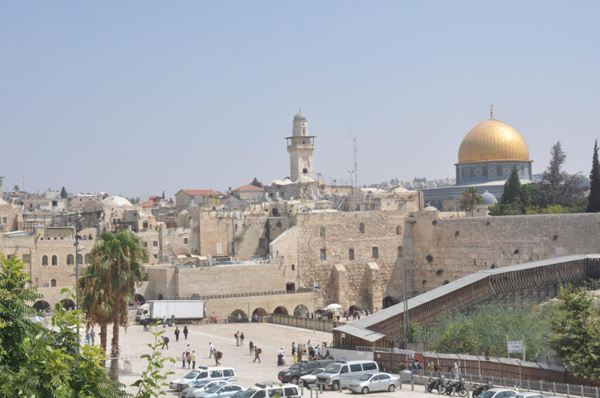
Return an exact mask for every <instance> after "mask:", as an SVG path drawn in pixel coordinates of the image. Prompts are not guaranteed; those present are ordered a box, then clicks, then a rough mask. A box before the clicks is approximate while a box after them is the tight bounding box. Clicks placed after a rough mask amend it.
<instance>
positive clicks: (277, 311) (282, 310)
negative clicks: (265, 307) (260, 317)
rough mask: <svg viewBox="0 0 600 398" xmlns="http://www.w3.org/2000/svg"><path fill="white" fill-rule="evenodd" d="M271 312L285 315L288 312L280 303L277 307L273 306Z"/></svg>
mask: <svg viewBox="0 0 600 398" xmlns="http://www.w3.org/2000/svg"><path fill="white" fill-rule="evenodd" d="M273 314H277V315H287V314H288V310H287V308H285V307H284V306H282V305H280V306H279V307H277V308H275V309H274V310H273Z"/></svg>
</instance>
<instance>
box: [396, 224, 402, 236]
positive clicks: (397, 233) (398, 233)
mask: <svg viewBox="0 0 600 398" xmlns="http://www.w3.org/2000/svg"><path fill="white" fill-rule="evenodd" d="M396 235H402V227H401V226H400V225H398V226H397V227H396Z"/></svg>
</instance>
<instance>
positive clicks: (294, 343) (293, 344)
mask: <svg viewBox="0 0 600 398" xmlns="http://www.w3.org/2000/svg"><path fill="white" fill-rule="evenodd" d="M295 352H296V342H294V341H292V355H293V354H294V353H295Z"/></svg>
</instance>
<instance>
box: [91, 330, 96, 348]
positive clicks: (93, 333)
mask: <svg viewBox="0 0 600 398" xmlns="http://www.w3.org/2000/svg"><path fill="white" fill-rule="evenodd" d="M95 343H96V332H95V331H94V329H92V346H93V345H94V344H95Z"/></svg>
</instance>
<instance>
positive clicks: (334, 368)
mask: <svg viewBox="0 0 600 398" xmlns="http://www.w3.org/2000/svg"><path fill="white" fill-rule="evenodd" d="M377 372H379V366H377V363H376V362H375V361H347V362H346V361H342V362H335V363H332V364H331V365H329V366H327V367H326V368H325V371H324V372H323V373H321V374H320V375H318V376H317V385H318V386H323V388H324V389H325V388H328V387H329V388H331V389H332V390H333V391H338V390H339V389H340V388H344V387H347V386H348V385H350V383H351V382H353V381H354V380H358V379H360V378H361V377H362V376H363V375H365V374H367V373H369V374H375V373H377Z"/></svg>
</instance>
